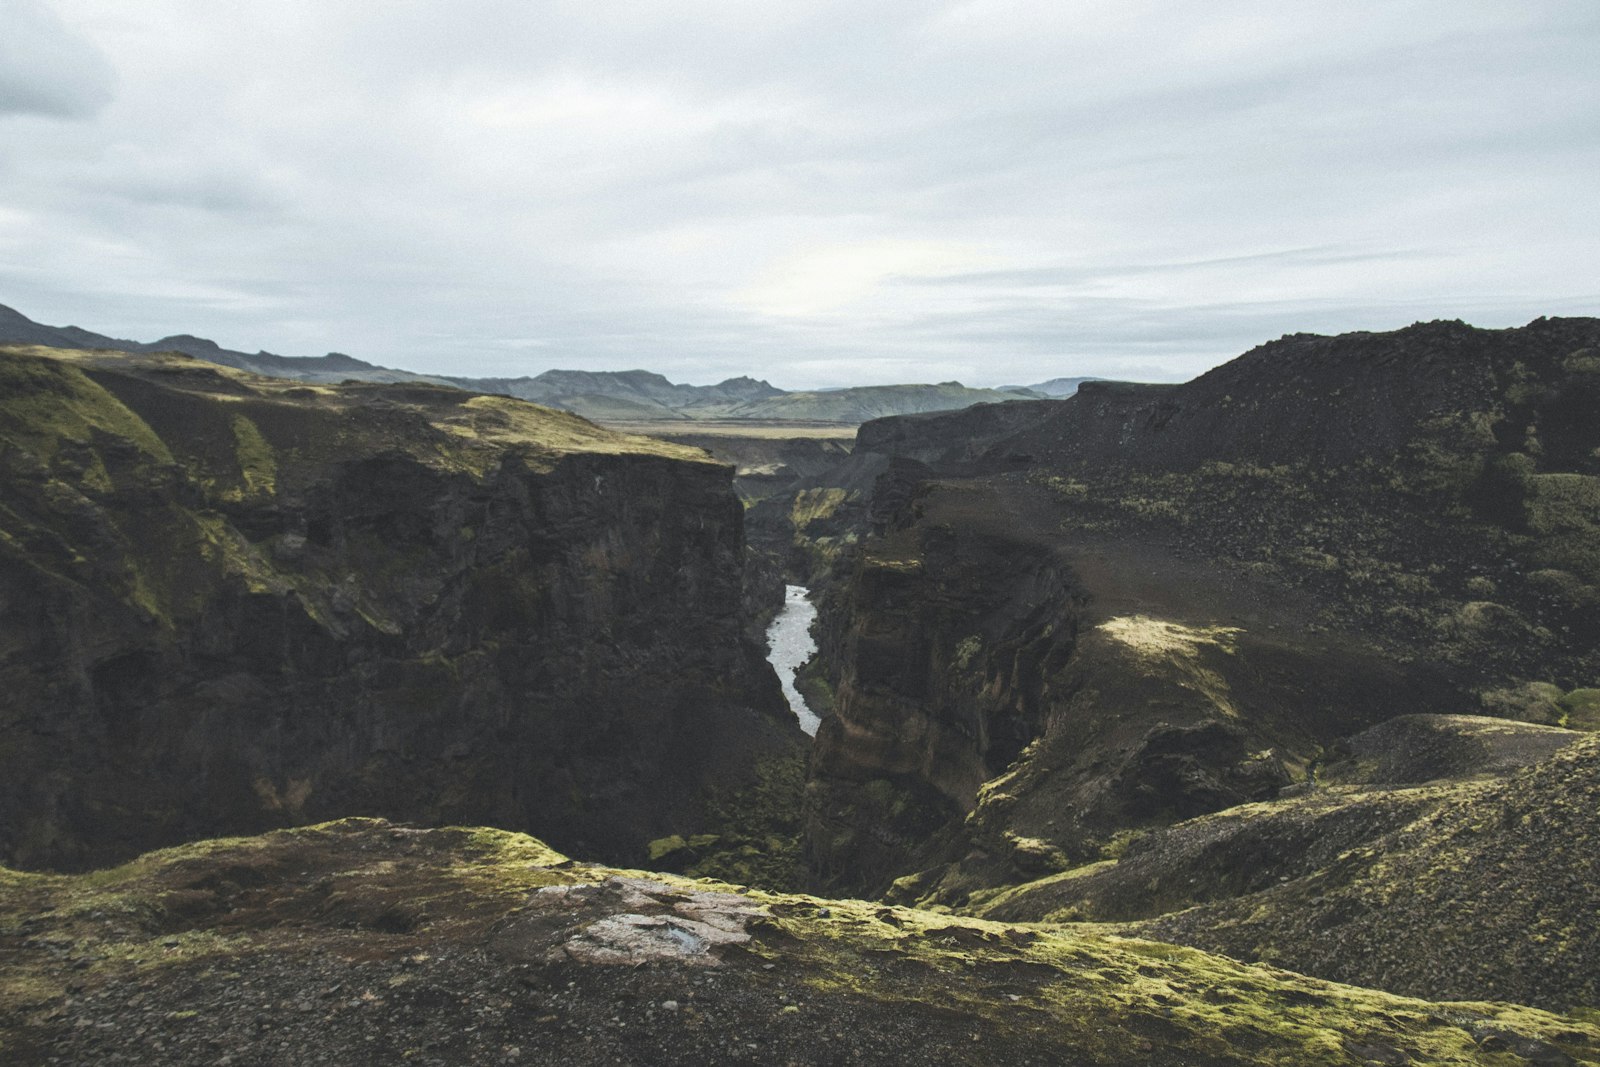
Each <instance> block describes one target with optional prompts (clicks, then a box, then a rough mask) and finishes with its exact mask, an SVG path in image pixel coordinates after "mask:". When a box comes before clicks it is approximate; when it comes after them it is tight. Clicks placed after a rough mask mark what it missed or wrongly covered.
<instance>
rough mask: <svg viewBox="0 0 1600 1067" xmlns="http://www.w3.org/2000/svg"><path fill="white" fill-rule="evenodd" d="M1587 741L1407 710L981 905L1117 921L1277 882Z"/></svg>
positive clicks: (987, 897)
mask: <svg viewBox="0 0 1600 1067" xmlns="http://www.w3.org/2000/svg"><path fill="white" fill-rule="evenodd" d="M1584 736H1585V735H1584V734H1581V733H1578V732H1575V731H1572V730H1557V729H1553V728H1551V727H1548V726H1536V725H1532V724H1529V723H1518V722H1508V721H1506V720H1504V719H1489V718H1479V717H1473V716H1452V715H1403V716H1400V717H1399V718H1397V719H1391V720H1389V721H1387V722H1383V723H1380V724H1379V725H1377V726H1374V727H1372V728H1371V729H1368V730H1364V731H1362V732H1361V733H1360V734H1358V735H1356V736H1355V737H1353V738H1351V739H1350V740H1349V741H1348V742H1346V743H1344V744H1341V745H1339V746H1337V747H1336V749H1335V751H1336V752H1339V753H1342V758H1337V757H1336V758H1335V759H1334V760H1333V762H1332V763H1330V764H1327V765H1325V766H1322V767H1320V768H1318V769H1317V770H1316V773H1315V776H1314V778H1313V779H1312V780H1309V781H1307V782H1304V783H1300V784H1299V785H1297V786H1295V787H1294V788H1292V789H1289V790H1285V791H1284V795H1282V796H1280V797H1279V798H1276V799H1273V800H1269V801H1264V802H1260V803H1254V804H1241V805H1235V806H1232V807H1229V808H1227V809H1225V810H1222V811H1218V812H1216V813H1214V814H1210V815H1205V816H1202V817H1200V818H1196V819H1189V820H1186V821H1183V822H1180V823H1177V824H1176V825H1173V826H1170V827H1162V828H1156V829H1151V830H1148V831H1143V832H1137V831H1135V832H1129V833H1125V834H1123V835H1122V836H1121V837H1119V838H1118V839H1117V840H1116V841H1114V842H1113V845H1112V847H1111V848H1110V849H1108V850H1107V855H1106V857H1105V858H1103V859H1100V860H1099V861H1098V862H1094V863H1090V864H1086V865H1084V866H1081V867H1074V868H1072V869H1070V870H1067V871H1063V872H1061V873H1058V874H1051V875H1047V876H1045V877H1043V878H1039V879H1036V880H1034V881H1031V882H1028V883H1025V884H1023V885H1020V886H1016V887H1012V888H1007V889H1003V890H999V891H997V892H990V893H980V894H978V897H979V898H981V899H979V900H978V901H977V904H976V907H975V910H976V911H977V913H978V914H981V915H984V916H985V917H989V918H997V919H1005V920H1009V921H1013V922H1015V921H1027V920H1033V921H1038V920H1049V921H1078V920H1090V921H1095V922H1114V921H1126V920H1134V919H1150V918H1155V917H1158V916H1161V915H1163V914H1167V913H1174V912H1179V911H1183V910H1184V909H1186V908H1191V907H1194V906H1195V905H1197V904H1213V903H1217V902H1220V901H1229V900H1235V899H1238V898H1242V897H1247V896H1249V895H1250V894H1254V893H1261V892H1264V891H1266V890H1271V889H1277V888H1278V887H1279V886H1280V885H1282V884H1284V883H1287V882H1290V881H1293V880H1295V879H1300V878H1305V877H1308V876H1310V875H1312V874H1315V873H1316V872H1318V871H1321V870H1323V869H1324V868H1326V867H1329V866H1331V865H1333V864H1335V863H1337V862H1339V861H1340V860H1341V859H1342V858H1343V857H1344V856H1345V855H1346V854H1347V853H1349V852H1350V851H1351V850H1353V849H1357V848H1361V847H1366V846H1372V845H1374V844H1375V843H1377V842H1379V841H1380V840H1382V839H1383V838H1384V837H1385V836H1387V835H1389V834H1392V833H1394V832H1396V831H1398V830H1401V829H1404V828H1405V827H1407V826H1410V825H1412V824H1413V823H1415V822H1417V821H1418V820H1419V819H1421V818H1423V817H1424V816H1427V815H1432V814H1433V813H1436V812H1438V811H1441V810H1445V809H1448V808H1451V807H1457V806H1460V805H1463V804H1468V803H1472V802H1474V801H1475V800H1476V798H1478V797H1480V796H1482V795H1484V794H1485V793H1486V792H1488V791H1491V790H1493V789H1494V788H1497V786H1496V785H1495V784H1494V779H1495V778H1497V777H1504V776H1506V775H1509V774H1511V773H1513V772H1515V771H1517V770H1520V769H1524V768H1527V767H1531V766H1534V765H1536V764H1538V763H1540V762H1541V761H1543V760H1546V759H1548V758H1550V757H1551V756H1553V755H1554V754H1555V753H1557V752H1559V751H1560V750H1562V749H1563V748H1565V747H1567V746H1568V745H1571V744H1573V743H1575V742H1577V741H1579V740H1580V739H1582V738H1583V737H1584ZM1289 962H1292V961H1289Z"/></svg>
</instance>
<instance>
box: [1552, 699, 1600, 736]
mask: <svg viewBox="0 0 1600 1067" xmlns="http://www.w3.org/2000/svg"><path fill="white" fill-rule="evenodd" d="M1556 703H1557V704H1559V705H1560V707H1561V710H1562V712H1563V713H1565V717H1566V721H1565V722H1563V723H1562V725H1563V726H1565V727H1567V728H1568V729H1571V730H1600V689H1574V690H1573V691H1572V692H1570V693H1568V694H1566V695H1565V696H1563V697H1561V698H1560V699H1559V700H1557V701H1556Z"/></svg>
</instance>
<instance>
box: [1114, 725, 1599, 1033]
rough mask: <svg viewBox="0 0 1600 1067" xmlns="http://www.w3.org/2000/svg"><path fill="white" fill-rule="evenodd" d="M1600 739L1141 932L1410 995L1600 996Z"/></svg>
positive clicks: (1538, 999) (1584, 1000) (1566, 999)
mask: <svg viewBox="0 0 1600 1067" xmlns="http://www.w3.org/2000/svg"><path fill="white" fill-rule="evenodd" d="M1597 813H1600V737H1594V736H1592V735H1590V736H1585V737H1582V738H1581V739H1577V740H1575V741H1573V742H1572V743H1571V744H1568V745H1567V746H1566V747H1565V748H1563V749H1562V750H1561V751H1560V752H1558V753H1557V754H1556V755H1554V756H1552V757H1551V758H1550V759H1548V760H1546V761H1544V762H1542V763H1540V764H1538V765H1536V766H1534V767H1532V768H1529V769H1528V770H1525V771H1522V772H1519V773H1518V774H1516V775H1513V776H1511V777H1509V778H1506V779H1504V780H1502V781H1498V782H1492V783H1488V784H1481V785H1478V786H1476V787H1472V786H1467V787H1461V788H1459V789H1458V790H1457V792H1456V795H1455V796H1454V797H1453V798H1451V800H1450V802H1448V803H1443V804H1438V805H1434V806H1431V807H1430V808H1429V810H1427V811H1426V812H1425V813H1424V814H1422V815H1420V816H1419V817H1418V818H1417V819H1415V820H1414V821H1409V822H1407V823H1405V824H1404V825H1402V826H1399V827H1397V828H1395V829H1394V830H1393V831H1392V832H1390V833H1386V834H1381V835H1378V836H1376V837H1374V838H1373V839H1371V840H1369V841H1366V842H1362V843H1359V844H1356V845H1354V846H1353V847H1351V848H1349V849H1348V850H1345V851H1342V852H1340V853H1338V854H1337V855H1335V856H1330V857H1325V860H1326V862H1324V863H1321V864H1317V865H1314V868H1313V869H1311V870H1309V871H1303V872H1301V871H1288V872H1286V873H1285V875H1284V876H1282V878H1281V880H1280V882H1279V884H1277V885H1272V886H1264V887H1262V888H1261V891H1260V892H1256V893H1252V894H1248V895H1244V896H1241V897H1238V898H1237V899H1231V900H1224V901H1219V902H1216V903H1210V904H1206V905H1204V906H1202V907H1198V908H1193V909H1190V910H1188V911H1184V912H1180V913H1178V914H1174V915H1169V916H1166V917H1163V918H1158V919H1153V920H1151V921H1149V922H1147V923H1143V924H1141V925H1140V926H1139V927H1138V929H1139V931H1140V933H1141V934H1142V935H1143V936H1153V937H1160V938H1162V939H1165V940H1174V941H1179V942H1183V943H1186V944H1192V945H1200V946H1204V947H1207V948H1209V949H1211V950H1213V951H1221V952H1226V953H1227V954H1229V955H1230V956H1233V957H1235V958H1239V959H1247V960H1268V961H1272V962H1276V963H1278V964H1279V965H1281V966H1290V967H1293V968H1294V969H1296V970H1300V971H1305V972H1308V973H1311V974H1317V975H1321V976H1324V977H1327V978H1332V979H1334V980H1336V981H1343V982H1353V983H1357V984H1362V985H1369V986H1376V987H1378V988H1382V989H1389V990H1394V991H1397V992H1402V993H1404V992H1412V993H1417V992H1423V991H1425V992H1426V995H1427V996H1430V997H1438V998H1444V999H1451V1000H1465V999H1480V998H1481V999H1509V1000H1515V1001H1517V1002H1519V1003H1523V1004H1536V1005H1541V1006H1545V1007H1556V1008H1562V1007H1565V1006H1568V1005H1580V1006H1584V1007H1592V1006H1593V1005H1595V1004H1597V1003H1600V927H1597V926H1596V924H1595V923H1594V921H1593V919H1594V914H1595V909H1596V907H1597V905H1600V899H1597V896H1600V894H1597V889H1596V887H1597V886H1600V853H1597V851H1596V849H1595V847H1594V846H1595V842H1596V841H1597V840H1600V836H1597V835H1600V814H1597Z"/></svg>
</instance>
